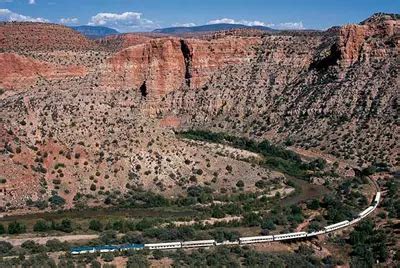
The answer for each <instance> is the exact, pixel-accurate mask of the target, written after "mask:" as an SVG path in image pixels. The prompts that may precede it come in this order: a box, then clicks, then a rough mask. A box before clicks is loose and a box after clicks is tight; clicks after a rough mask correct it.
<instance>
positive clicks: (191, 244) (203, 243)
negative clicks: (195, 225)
mask: <svg viewBox="0 0 400 268" xmlns="http://www.w3.org/2000/svg"><path fill="white" fill-rule="evenodd" d="M214 244H215V240H198V241H186V242H182V248H200V247H212V246H214Z"/></svg>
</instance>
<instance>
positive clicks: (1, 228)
mask: <svg viewBox="0 0 400 268" xmlns="http://www.w3.org/2000/svg"><path fill="white" fill-rule="evenodd" d="M5 233H6V228H4V225H3V224H1V223H0V235H2V234H5Z"/></svg>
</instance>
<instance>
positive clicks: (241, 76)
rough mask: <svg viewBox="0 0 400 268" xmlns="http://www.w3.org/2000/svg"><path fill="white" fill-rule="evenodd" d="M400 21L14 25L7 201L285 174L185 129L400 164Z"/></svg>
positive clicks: (3, 30)
mask: <svg viewBox="0 0 400 268" xmlns="http://www.w3.org/2000/svg"><path fill="white" fill-rule="evenodd" d="M399 25H400V20H399V18H398V17H397V16H395V15H383V14H379V15H377V16H374V17H371V18H370V19H368V20H366V21H364V22H363V23H362V24H360V25H347V26H343V27H341V28H334V29H330V30H328V31H326V32H300V33H299V32H295V33H293V32H281V33H268V34H266V33H260V32H257V31H232V32H220V33H214V34H207V35H204V36H198V37H193V36H192V37H190V38H177V37H166V36H145V37H144V36H143V35H140V36H134V35H124V36H116V37H110V38H107V39H104V40H98V41H96V42H94V41H90V40H88V39H86V38H85V37H83V36H81V35H80V34H78V33H76V32H74V31H72V30H70V29H68V28H66V27H63V26H55V25H48V24H33V23H7V24H3V25H1V26H0V48H1V51H2V54H1V56H0V61H1V62H2V64H1V66H2V68H3V69H2V70H1V71H2V72H1V74H0V78H1V81H0V82H1V84H0V87H1V92H2V93H3V92H4V91H6V93H3V94H2V95H0V111H1V112H0V114H1V117H0V118H1V121H0V134H1V138H0V152H1V153H0V177H1V178H2V180H1V182H2V184H0V190H2V191H0V195H1V194H2V195H3V196H2V199H1V200H0V206H2V207H3V208H7V209H9V208H10V207H14V208H15V207H23V208H24V207H26V202H27V201H28V203H29V204H30V205H32V204H36V205H38V203H35V202H36V201H41V200H47V199H48V197H50V196H52V195H55V194H57V195H60V196H62V197H63V198H65V200H66V206H67V207H71V206H73V205H74V204H75V201H76V200H75V199H74V197H76V196H77V195H78V196H80V194H87V196H86V195H85V198H87V200H85V202H86V203H87V204H92V205H94V204H96V202H98V200H101V199H102V198H104V196H105V193H106V192H108V191H110V192H112V193H113V194H115V195H117V194H118V193H119V194H123V193H124V192H126V191H129V190H130V189H134V188H135V187H143V188H145V189H148V190H152V191H157V192H161V193H164V194H165V195H168V196H176V195H177V194H183V193H184V192H185V189H186V188H187V187H189V186H190V185H197V184H200V185H210V186H211V187H213V188H214V189H217V190H220V191H234V188H235V184H236V182H237V180H238V179H240V178H245V179H246V181H248V182H249V184H248V185H254V180H258V179H263V178H264V179H266V180H270V179H273V180H272V181H274V180H275V181H278V182H279V185H280V186H282V185H283V184H284V182H285V179H284V178H283V177H282V174H276V173H274V172H273V171H271V170H264V171H263V170H259V169H257V168H256V167H253V166H252V165H250V164H249V163H246V162H243V161H240V159H241V158H243V157H245V158H246V157H252V156H248V155H244V156H243V155H242V154H243V152H235V153H232V152H230V153H224V152H222V153H221V152H219V153H218V152H217V149H216V148H214V149H212V150H211V149H209V148H208V147H204V145H201V144H192V143H188V142H187V141H182V140H180V139H178V138H177V137H176V136H175V134H174V133H173V132H172V131H171V128H174V129H184V128H205V129H209V130H215V131H224V132H231V133H233V134H235V135H242V136H248V137H251V138H254V139H264V138H268V139H271V140H273V141H275V142H278V143H286V144H288V145H291V146H293V147H294V148H302V149H306V150H313V151H314V152H316V153H325V154H330V155H334V156H336V157H337V158H338V159H344V160H349V161H353V162H354V163H355V164H358V165H360V166H361V165H364V166H365V165H369V164H371V163H374V162H384V163H387V164H389V165H390V166H391V168H392V169H398V167H399V166H400V163H399V161H400V156H399V151H400V148H399V143H398V142H397V140H398V139H399V133H400V131H399V117H398V115H399V90H398V89H399V83H400V82H399V48H400V45H399ZM32 31H34V32H36V33H37V34H36V35H32V34H30V33H31V32H32ZM3 66H4V67H3ZM11 88H12V89H14V90H12V91H11V90H8V89H11ZM15 89H18V90H15ZM221 154H222V155H221ZM238 159H239V160H238ZM227 165H230V166H232V167H236V168H234V170H233V172H228V171H227V169H226V167H227ZM199 170H201V171H199ZM250 175H251V176H250ZM3 179H4V180H3ZM246 185H247V184H246ZM276 187H277V186H276ZM247 190H251V189H247ZM5 193H6V194H5ZM78 193H79V194H78ZM32 201H34V202H33V203H32ZM39 204H41V203H39Z"/></svg>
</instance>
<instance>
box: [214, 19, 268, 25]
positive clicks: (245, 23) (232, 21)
mask: <svg viewBox="0 0 400 268" xmlns="http://www.w3.org/2000/svg"><path fill="white" fill-rule="evenodd" d="M220 23H225V24H243V25H246V26H268V25H269V24H266V23H265V22H262V21H258V20H254V21H249V20H234V19H229V18H223V19H216V20H211V21H209V22H208V23H207V24H220Z"/></svg>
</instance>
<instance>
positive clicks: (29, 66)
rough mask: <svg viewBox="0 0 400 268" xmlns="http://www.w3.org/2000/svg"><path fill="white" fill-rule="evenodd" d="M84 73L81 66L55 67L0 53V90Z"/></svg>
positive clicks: (13, 54)
mask: <svg viewBox="0 0 400 268" xmlns="http://www.w3.org/2000/svg"><path fill="white" fill-rule="evenodd" d="M86 73H87V70H86V69H85V68H84V67H81V66H56V65H53V64H49V63H46V62H41V61H38V60H33V59H31V58H27V57H24V56H20V55H18V54H15V53H0V88H3V89H6V90H7V89H21V88H28V87H29V86H31V85H33V84H34V83H35V82H36V81H37V79H49V80H52V79H66V78H69V77H76V76H80V77H82V76H84V75H86Z"/></svg>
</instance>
